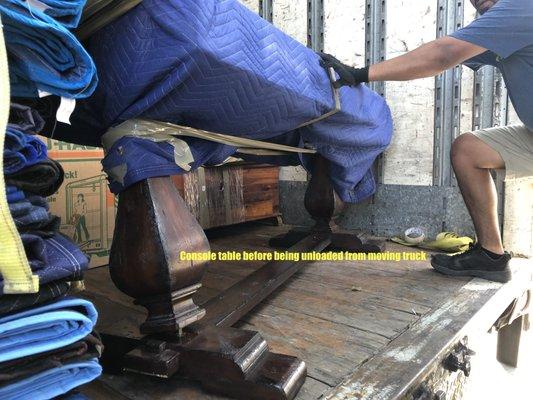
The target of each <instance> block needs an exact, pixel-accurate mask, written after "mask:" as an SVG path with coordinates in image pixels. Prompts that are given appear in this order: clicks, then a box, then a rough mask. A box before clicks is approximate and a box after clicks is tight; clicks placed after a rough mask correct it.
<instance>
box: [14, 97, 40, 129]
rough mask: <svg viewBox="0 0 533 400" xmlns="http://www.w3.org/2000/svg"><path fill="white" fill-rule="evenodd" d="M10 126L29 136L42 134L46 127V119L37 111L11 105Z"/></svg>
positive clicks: (18, 105)
mask: <svg viewBox="0 0 533 400" xmlns="http://www.w3.org/2000/svg"><path fill="white" fill-rule="evenodd" d="M9 124H10V125H11V126H13V127H14V128H15V129H18V130H19V131H22V132H24V133H27V134H29V135H35V134H38V133H41V131H42V129H43V128H44V126H45V122H44V119H43V118H42V117H41V115H40V114H39V113H38V112H37V111H36V110H34V109H33V108H31V107H29V106H26V105H23V104H17V103H11V106H10V107H9Z"/></svg>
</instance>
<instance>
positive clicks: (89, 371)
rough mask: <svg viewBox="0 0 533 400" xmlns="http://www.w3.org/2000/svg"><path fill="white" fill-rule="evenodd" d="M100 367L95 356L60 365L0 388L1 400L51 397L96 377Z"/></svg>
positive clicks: (30, 399)
mask: <svg viewBox="0 0 533 400" xmlns="http://www.w3.org/2000/svg"><path fill="white" fill-rule="evenodd" d="M101 373H102V367H101V366H100V365H99V364H98V360H97V359H96V358H95V359H93V360H89V361H83V362H77V363H72V364H66V365H62V366H61V367H57V368H53V369H50V370H48V371H44V372H41V373H40V374H37V375H34V376H31V377H29V378H26V379H23V380H21V381H19V382H17V383H14V384H12V385H9V386H4V387H3V388H0V399H3V400H45V399H53V398H54V397H56V396H60V395H62V394H64V393H67V392H68V391H69V390H72V389H74V388H76V387H78V386H81V385H83V384H85V383H88V382H90V381H92V380H94V379H96V378H97V377H98V376H100V374H101Z"/></svg>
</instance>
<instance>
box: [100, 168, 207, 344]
mask: <svg viewBox="0 0 533 400" xmlns="http://www.w3.org/2000/svg"><path fill="white" fill-rule="evenodd" d="M182 251H186V252H207V251H209V243H208V241H207V238H206V236H205V234H204V231H203V229H202V228H201V227H200V225H198V222H196V220H195V219H194V217H193V216H192V215H191V213H190V212H189V210H188V209H187V206H186V205H185V202H184V201H183V200H182V199H181V197H180V196H179V194H178V192H177V190H176V188H175V187H174V185H173V184H172V181H171V180H170V178H169V177H163V178H150V179H147V180H145V181H142V182H139V183H137V184H135V185H133V186H132V187H130V188H128V189H127V190H126V191H124V192H123V193H121V194H120V197H119V203H118V211H117V219H116V227H115V233H114V237H113V245H112V247H111V254H110V259H109V266H110V272H111V278H112V279H113V282H114V283H115V285H116V286H117V287H118V288H119V289H120V290H121V291H122V292H124V293H126V294H127V295H129V296H131V297H133V298H134V299H135V303H137V304H141V305H142V306H144V307H146V309H147V310H148V318H147V319H146V322H144V324H142V326H141V332H142V333H168V334H175V333H178V335H179V334H181V332H182V329H183V328H184V327H186V326H187V325H189V324H191V323H193V322H195V321H197V320H199V319H200V318H202V317H203V316H204V314H205V311H204V310H203V309H201V308H199V307H198V306H197V305H196V304H194V302H193V300H192V296H193V295H194V293H195V292H196V291H197V290H198V289H199V288H200V286H201V284H200V282H201V280H202V276H203V274H204V271H205V268H206V263H205V262H192V261H181V260H180V252H182Z"/></svg>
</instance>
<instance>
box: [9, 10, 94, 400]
mask: <svg viewBox="0 0 533 400" xmlns="http://www.w3.org/2000/svg"><path fill="white" fill-rule="evenodd" d="M84 4H85V0H28V1H25V0H0V15H1V18H2V24H3V30H4V36H5V40H6V46H7V51H8V57H9V72H10V81H11V95H12V97H36V96H38V95H40V96H42V95H43V92H44V94H54V95H58V96H61V97H67V98H82V97H87V96H89V95H90V94H91V93H92V91H93V90H94V88H95V87H96V83H97V78H96V71H95V67H94V63H93V61H92V59H91V58H90V57H89V55H88V54H87V53H86V52H85V50H84V49H83V47H82V46H81V44H80V43H79V42H78V40H77V39H76V38H75V37H74V35H73V34H72V33H71V32H70V31H69V29H70V28H74V27H76V26H77V24H78V22H79V20H80V17H81V10H82V8H83V6H84ZM44 124H45V123H44V121H43V119H42V118H41V116H40V115H39V113H37V112H36V111H35V110H34V109H32V108H31V107H28V106H25V105H22V104H17V103H16V102H15V101H14V100H13V99H12V104H11V109H10V116H9V124H8V127H7V130H6V133H5V147H4V152H3V160H4V170H3V173H4V176H5V181H6V185H7V186H6V191H7V200H8V206H9V211H10V212H11V215H12V217H13V219H14V221H15V225H16V227H17V230H18V232H19V234H20V237H21V239H22V243H23V245H24V249H25V251H26V256H27V258H28V261H29V264H30V267H31V269H32V271H33V272H34V273H35V274H36V275H37V276H38V277H39V292H38V293H32V294H30V293H28V294H5V293H4V279H3V277H2V276H0V399H6V400H7V399H17V400H19V399H31V400H40V399H43V400H44V399H51V398H55V397H57V396H70V397H64V398H81V397H80V396H81V395H77V394H76V395H74V397H72V392H71V391H72V390H73V389H75V388H76V387H78V386H80V385H83V384H84V383H87V382H89V381H92V380H93V379H95V378H96V377H98V376H99V375H100V374H101V371H102V369H101V367H100V365H99V363H98V358H99V357H100V356H101V353H102V349H103V347H102V343H101V341H100V339H99V337H98V335H97V334H96V333H95V332H94V325H95V323H96V319H97V312H96V310H95V308H94V306H93V305H92V303H90V302H89V301H86V300H81V299H77V298H73V297H69V294H70V293H71V292H72V291H74V290H75V289H76V288H79V287H80V286H81V279H82V278H83V272H84V271H85V270H86V269H87V267H88V259H87V257H86V256H85V255H84V254H83V252H82V251H81V250H80V249H79V248H78V247H77V246H76V245H75V244H74V243H73V242H72V241H71V240H70V239H68V238H66V237H65V236H63V235H62V234H60V233H59V225H60V219H59V218H58V217H56V216H54V215H52V214H51V213H50V211H49V206H48V203H47V200H46V197H47V196H50V195H51V194H53V193H55V192H56V191H57V190H58V189H59V187H60V186H61V184H62V182H63V177H64V173H63V169H62V168H61V165H60V164H59V163H57V162H55V161H54V160H51V159H49V158H48V154H47V149H46V145H45V143H44V142H43V141H41V140H40V139H39V138H38V137H37V136H36V134H38V133H41V131H42V129H43V127H44ZM76 396H77V397H76Z"/></svg>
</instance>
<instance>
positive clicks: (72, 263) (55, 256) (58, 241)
mask: <svg viewBox="0 0 533 400" xmlns="http://www.w3.org/2000/svg"><path fill="white" fill-rule="evenodd" d="M20 237H21V239H22V244H23V245H24V250H25V251H26V256H27V257H28V261H29V264H30V267H31V269H32V271H33V272H34V273H36V274H37V275H38V276H39V282H40V283H48V282H52V281H56V280H59V279H64V278H70V279H72V280H76V279H81V278H82V277H83V272H84V271H85V270H86V269H87V267H88V265H89V260H88V259H87V257H86V256H85V254H83V252H82V251H81V250H80V249H79V248H78V246H76V245H75V244H74V243H72V241H71V240H70V239H68V238H66V237H65V236H63V235H61V234H60V233H56V234H55V235H54V236H53V237H51V238H42V237H40V236H37V235H33V234H27V233H24V234H21V235H20ZM3 290H4V280H3V278H2V277H0V294H2V293H3Z"/></svg>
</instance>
